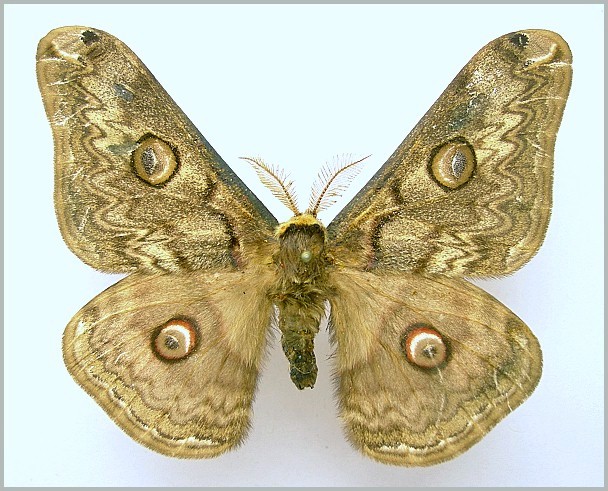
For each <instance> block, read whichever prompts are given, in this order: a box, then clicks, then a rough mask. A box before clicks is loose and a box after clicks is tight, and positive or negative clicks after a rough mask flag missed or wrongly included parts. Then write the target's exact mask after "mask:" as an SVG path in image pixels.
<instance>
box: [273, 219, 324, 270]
mask: <svg viewBox="0 0 608 491" xmlns="http://www.w3.org/2000/svg"><path fill="white" fill-rule="evenodd" d="M277 236H278V238H279V244H280V252H279V256H280V262H281V265H282V266H283V267H285V266H286V265H288V266H290V267H292V268H295V269H296V270H307V269H309V268H311V267H314V266H315V265H318V263H319V261H322V260H323V259H324V248H325V227H323V225H322V224H321V222H319V221H318V220H317V219H316V218H314V217H313V216H312V215H298V216H295V217H293V218H292V219H291V220H289V221H287V222H285V223H282V224H281V225H279V228H278V229H277Z"/></svg>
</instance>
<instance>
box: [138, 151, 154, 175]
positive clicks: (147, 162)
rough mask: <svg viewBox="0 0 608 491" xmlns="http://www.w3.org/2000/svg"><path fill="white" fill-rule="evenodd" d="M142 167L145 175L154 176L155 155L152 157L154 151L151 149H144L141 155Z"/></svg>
mask: <svg viewBox="0 0 608 491" xmlns="http://www.w3.org/2000/svg"><path fill="white" fill-rule="evenodd" d="M141 160H142V165H143V167H144V170H145V171H146V173H147V174H148V175H149V176H151V175H152V174H154V171H155V170H156V164H157V161H156V155H154V150H152V149H151V148H146V149H145V150H144V151H143V152H142V154H141Z"/></svg>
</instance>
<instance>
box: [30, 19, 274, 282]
mask: <svg viewBox="0 0 608 491" xmlns="http://www.w3.org/2000/svg"><path fill="white" fill-rule="evenodd" d="M36 66H37V74H38V83H39V86H40V91H41V93H42V98H43V101H44V106H45V109H46V113H47V116H48V118H49V121H50V123H51V127H52V130H53V138H54V143H55V207H56V210H57V219H58V221H59V226H60V229H61V232H62V235H63V238H64V239H65V241H66V243H67V244H68V246H69V247H70V249H71V250H72V251H73V252H74V253H75V254H77V255H78V257H80V258H81V259H82V260H83V261H84V262H86V263H87V264H89V265H91V266H93V267H95V268H97V269H100V270H104V271H113V272H128V271H133V270H136V269H139V270H140V271H141V270H147V271H177V270H180V269H187V270H192V269H217V268H225V267H229V268H232V267H235V266H237V267H238V266H239V265H240V263H241V261H242V260H243V259H245V258H246V256H247V255H248V254H249V253H250V252H251V251H252V250H255V249H256V248H257V247H258V246H259V245H260V244H261V243H263V242H264V241H266V240H267V238H268V237H269V236H272V232H273V229H274V226H275V225H276V220H275V219H274V217H273V216H272V215H271V214H270V213H269V212H268V210H266V208H265V207H264V205H262V203H261V202H259V201H258V200H257V198H256V197H255V196H254V195H253V194H252V193H251V192H250V191H249V190H248V189H247V188H246V187H245V185H244V184H243V183H242V182H241V181H240V179H239V178H238V177H237V176H236V175H235V174H234V173H233V172H232V171H231V170H230V168H229V167H228V166H227V165H226V164H225V163H224V161H223V160H222V159H221V157H219V155H218V154H217V153H216V152H215V150H214V149H213V148H212V147H211V146H210V145H209V143H208V142H207V141H206V140H205V139H204V138H203V136H202V135H201V134H200V133H199V132H198V131H197V129H196V128H195V127H194V125H193V124H192V123H191V122H190V121H189V120H188V118H187V117H186V116H185V115H184V114H183V113H182V111H181V110H180V109H179V108H178V106H177V105H176V104H175V102H173V100H172V99H171V98H170V97H169V95H168V94H167V93H166V92H165V91H164V89H163V88H162V87H161V86H160V84H159V83H158V82H157V81H156V79H155V78H154V76H153V75H152V74H151V73H150V72H149V71H148V69H147V68H146V67H145V66H144V65H143V63H142V62H141V61H140V60H139V59H138V58H137V57H136V56H135V54H134V53H133V52H132V51H131V50H130V49H129V48H128V47H127V46H126V45H124V44H123V43H122V42H121V41H119V40H118V39H116V38H115V37H113V36H111V35H109V34H107V33H105V32H103V31H100V30H96V29H91V28H87V27H63V28H59V29H55V30H53V31H51V32H50V33H49V34H48V35H47V36H46V37H45V38H44V39H42V40H41V41H40V43H39V45H38V53H37V65H36Z"/></svg>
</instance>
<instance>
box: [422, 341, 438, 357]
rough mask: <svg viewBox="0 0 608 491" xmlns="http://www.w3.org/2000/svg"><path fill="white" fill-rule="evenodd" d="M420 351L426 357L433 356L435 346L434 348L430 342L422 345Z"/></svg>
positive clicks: (435, 351)
mask: <svg viewBox="0 0 608 491" xmlns="http://www.w3.org/2000/svg"><path fill="white" fill-rule="evenodd" d="M422 352H423V353H424V355H425V356H426V357H427V358H434V357H435V355H436V354H437V348H435V346H433V345H432V344H429V345H428V346H425V347H424V349H423V350H422Z"/></svg>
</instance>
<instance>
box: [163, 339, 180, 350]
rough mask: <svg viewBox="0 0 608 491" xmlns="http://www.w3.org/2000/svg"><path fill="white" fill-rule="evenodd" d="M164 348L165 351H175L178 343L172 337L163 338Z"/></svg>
mask: <svg viewBox="0 0 608 491" xmlns="http://www.w3.org/2000/svg"><path fill="white" fill-rule="evenodd" d="M165 346H166V347H167V349H171V350H173V349H177V348H179V341H178V340H177V339H176V338H174V337H173V336H167V337H166V338H165Z"/></svg>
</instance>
